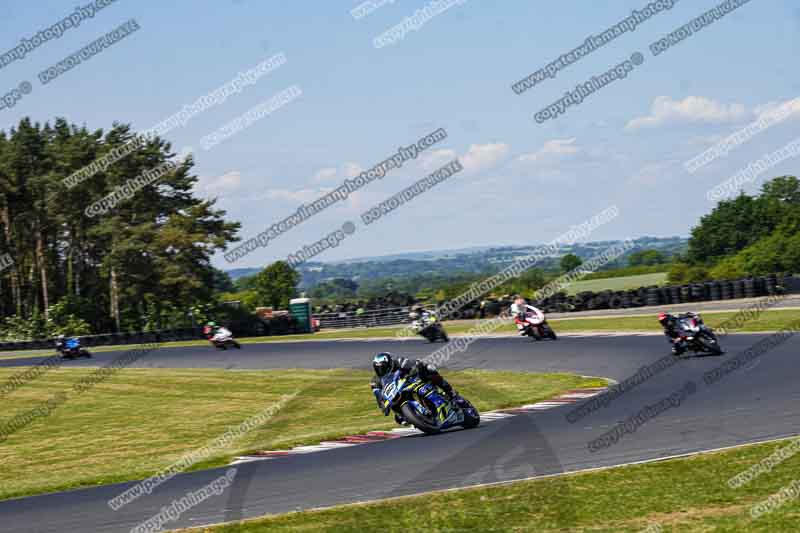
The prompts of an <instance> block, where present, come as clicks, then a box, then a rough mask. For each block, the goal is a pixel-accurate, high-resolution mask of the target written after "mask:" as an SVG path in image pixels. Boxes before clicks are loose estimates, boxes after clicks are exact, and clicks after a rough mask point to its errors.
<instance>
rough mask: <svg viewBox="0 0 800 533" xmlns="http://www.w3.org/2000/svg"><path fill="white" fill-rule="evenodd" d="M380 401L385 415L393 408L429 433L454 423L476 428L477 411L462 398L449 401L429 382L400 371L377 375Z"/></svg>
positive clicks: (400, 416)
mask: <svg viewBox="0 0 800 533" xmlns="http://www.w3.org/2000/svg"><path fill="white" fill-rule="evenodd" d="M381 386H382V388H381V392H380V403H381V406H382V407H381V409H382V410H383V414H384V415H385V416H389V413H390V412H392V411H394V412H395V414H396V415H399V418H400V419H402V420H405V421H407V422H408V423H409V424H411V425H413V426H414V427H415V428H417V429H418V430H420V431H422V432H424V433H427V434H429V435H433V434H436V433H439V432H441V431H444V430H445V429H449V428H451V427H454V426H462V427H463V428H464V429H470V428H474V427H477V426H478V424H480V422H481V416H480V413H478V410H477V409H475V407H473V405H472V404H471V403H469V402H468V401H467V400H466V399H464V398H459V399H458V400H455V401H454V402H453V403H451V402H449V401H448V400H447V399H446V398H445V397H444V395H443V394H442V393H441V392H440V391H439V389H438V388H437V387H436V386H435V385H433V384H432V383H426V382H424V381H423V380H421V379H420V378H419V377H418V376H416V375H408V374H405V375H404V374H403V373H402V372H401V371H400V370H396V371H394V372H390V373H388V374H386V375H385V376H383V377H382V378H381Z"/></svg>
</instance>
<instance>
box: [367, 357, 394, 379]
mask: <svg viewBox="0 0 800 533" xmlns="http://www.w3.org/2000/svg"><path fill="white" fill-rule="evenodd" d="M392 364H393V361H392V354H390V353H389V352H381V353H377V354H375V357H373V358H372V368H374V369H375V373H376V374H377V375H378V376H380V377H383V376H385V375H386V374H388V373H389V370H391V369H392Z"/></svg>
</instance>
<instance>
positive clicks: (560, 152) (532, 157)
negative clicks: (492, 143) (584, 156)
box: [519, 137, 581, 161]
mask: <svg viewBox="0 0 800 533" xmlns="http://www.w3.org/2000/svg"><path fill="white" fill-rule="evenodd" d="M575 141H576V138H575V137H572V138H570V139H552V140H550V141H547V142H545V143H544V146H542V148H541V149H540V150H538V151H536V152H532V153H530V154H524V155H521V156H520V157H519V160H520V161H538V160H540V159H541V158H543V157H546V156H548V155H553V156H565V155H574V154H577V153H580V152H581V149H580V148H579V147H577V146H576V145H575Z"/></svg>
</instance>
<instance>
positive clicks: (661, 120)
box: [625, 96, 752, 130]
mask: <svg viewBox="0 0 800 533" xmlns="http://www.w3.org/2000/svg"><path fill="white" fill-rule="evenodd" d="M750 116H752V112H751V111H748V110H747V108H746V107H745V106H744V105H743V104H723V103H720V102H717V101H715V100H711V99H709V98H705V97H703V96H687V97H686V98H684V99H683V100H673V99H672V98H670V97H669V96H657V97H656V99H655V100H654V101H653V105H652V107H651V109H650V114H649V115H647V116H643V117H637V118H634V119H633V120H631V121H629V122H628V124H627V125H626V126H625V128H626V129H628V130H636V129H640V128H647V127H651V128H652V127H657V126H663V125H665V124H671V123H687V122H706V123H722V122H736V121H740V120H743V119H746V118H748V117H750Z"/></svg>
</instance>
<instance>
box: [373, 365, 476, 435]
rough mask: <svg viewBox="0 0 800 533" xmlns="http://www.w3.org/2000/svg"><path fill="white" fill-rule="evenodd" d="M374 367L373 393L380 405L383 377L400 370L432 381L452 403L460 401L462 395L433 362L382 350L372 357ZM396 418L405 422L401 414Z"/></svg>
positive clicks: (401, 422)
mask: <svg viewBox="0 0 800 533" xmlns="http://www.w3.org/2000/svg"><path fill="white" fill-rule="evenodd" d="M372 368H373V370H375V375H374V376H372V380H370V382H369V386H370V387H371V388H372V394H374V395H375V400H376V401H377V402H378V407H380V408H381V409H382V408H383V401H382V400H381V389H382V388H383V384H382V383H381V378H383V376H385V375H387V374H389V373H391V372H395V371H397V370H399V371H400V372H401V373H402V374H403V375H407V376H419V378H420V379H421V380H422V381H425V382H427V383H431V384H433V385H435V386H437V387H439V388H440V389H442V392H444V394H445V396H446V398H447V400H448V401H450V402H451V403H455V402H458V400H460V399H461V396H459V395H458V393H457V392H456V391H455V390H454V389H453V387H452V386H451V385H450V383H448V382H447V380H446V379H444V377H442V375H441V374H440V373H439V370H438V369H437V368H436V367H435V366H434V365H432V364H429V363H426V362H425V361H422V360H420V359H408V358H406V357H394V356H392V354H390V353H387V352H381V353H378V354H376V355H375V357H373V358H372ZM395 420H396V421H397V422H398V423H399V424H403V423H405V420H403V418H402V417H401V416H400V415H397V414H395Z"/></svg>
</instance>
